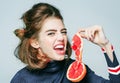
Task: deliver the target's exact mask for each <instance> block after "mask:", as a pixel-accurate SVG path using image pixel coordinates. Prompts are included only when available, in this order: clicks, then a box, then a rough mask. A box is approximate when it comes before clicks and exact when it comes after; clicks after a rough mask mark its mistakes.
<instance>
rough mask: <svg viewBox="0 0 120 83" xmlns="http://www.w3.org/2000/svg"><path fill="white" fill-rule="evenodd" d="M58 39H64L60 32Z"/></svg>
mask: <svg viewBox="0 0 120 83" xmlns="http://www.w3.org/2000/svg"><path fill="white" fill-rule="evenodd" d="M57 40H58V41H63V40H64V36H63V35H62V34H61V33H60V34H59V35H58V36H57Z"/></svg>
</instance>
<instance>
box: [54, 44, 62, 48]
mask: <svg viewBox="0 0 120 83" xmlns="http://www.w3.org/2000/svg"><path fill="white" fill-rule="evenodd" d="M63 47H64V46H63V45H58V46H56V47H55V48H63Z"/></svg>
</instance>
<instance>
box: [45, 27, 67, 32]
mask: <svg viewBox="0 0 120 83" xmlns="http://www.w3.org/2000/svg"><path fill="white" fill-rule="evenodd" d="M63 30H67V29H66V28H63V29H61V31H63ZM50 31H57V30H56V29H49V30H47V31H46V32H50Z"/></svg>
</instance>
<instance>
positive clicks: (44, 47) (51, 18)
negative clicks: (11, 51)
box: [11, 3, 120, 83]
mask: <svg viewBox="0 0 120 83" xmlns="http://www.w3.org/2000/svg"><path fill="white" fill-rule="evenodd" d="M22 20H23V21H24V23H25V27H24V28H23V29H16V30H15V34H16V36H18V37H19V38H20V40H21V41H20V44H19V45H18V46H17V48H16V50H15V55H16V56H17V57H18V58H19V59H20V60H21V61H22V62H23V63H25V64H26V65H27V66H26V67H24V68H23V69H21V70H20V71H18V72H17V73H16V75H15V76H14V77H13V78H12V80H11V83H72V82H71V81H69V80H68V79H67V77H66V71H67V69H68V67H69V65H70V64H71V63H72V62H73V61H74V60H72V59H71V58H70V55H71V46H70V43H69V41H68V38H67V29H66V28H65V26H64V22H63V17H62V16H61V14H60V12H59V10H58V9H57V8H55V7H54V6H52V5H50V4H47V3H38V4H35V5H34V6H33V7H32V8H31V9H30V10H28V11H27V12H25V13H24V14H23V16H22ZM78 33H79V35H80V36H81V37H82V38H85V39H87V40H89V41H91V42H93V43H95V44H97V45H98V46H100V47H101V48H102V49H104V51H105V53H104V55H105V58H106V61H107V64H108V70H110V69H112V71H109V80H107V79H104V78H102V77H100V76H98V75H96V74H95V73H94V72H93V71H92V70H91V69H90V68H89V67H88V66H87V65H86V68H87V74H86V76H85V77H84V78H83V79H82V81H80V82H79V83H113V82H114V83H120V66H119V63H118V61H117V58H116V56H115V53H114V51H113V48H112V45H111V43H110V42H109V41H108V39H107V38H106V37H105V35H104V32H103V29H102V28H101V26H92V27H90V28H83V29H80V30H79V31H78ZM83 33H84V34H83ZM66 56H67V57H66Z"/></svg>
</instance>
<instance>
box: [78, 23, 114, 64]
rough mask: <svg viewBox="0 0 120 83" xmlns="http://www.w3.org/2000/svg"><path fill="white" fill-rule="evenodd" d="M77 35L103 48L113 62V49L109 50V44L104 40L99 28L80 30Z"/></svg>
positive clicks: (104, 37)
mask: <svg viewBox="0 0 120 83" xmlns="http://www.w3.org/2000/svg"><path fill="white" fill-rule="evenodd" d="M79 34H80V35H81V37H82V38H85V39H87V40H89V41H91V42H92V43H95V44H97V45H98V46H100V47H101V48H103V49H104V50H105V51H106V53H107V54H108V56H109V58H110V60H111V61H112V62H113V60H114V59H113V53H112V52H113V49H111V43H110V42H109V40H108V39H107V38H106V36H105V34H104V31H103V29H102V27H101V26H97V25H95V26H92V27H89V28H82V29H80V30H79Z"/></svg>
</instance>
